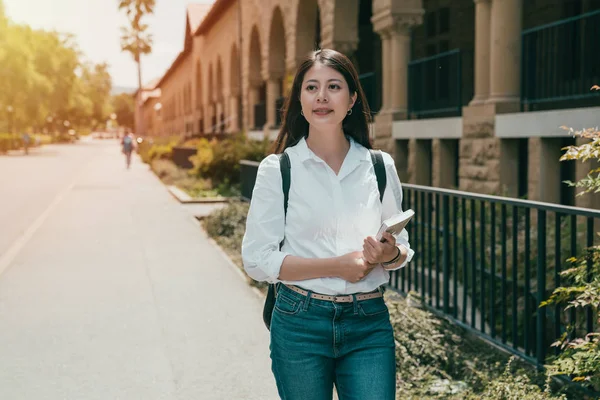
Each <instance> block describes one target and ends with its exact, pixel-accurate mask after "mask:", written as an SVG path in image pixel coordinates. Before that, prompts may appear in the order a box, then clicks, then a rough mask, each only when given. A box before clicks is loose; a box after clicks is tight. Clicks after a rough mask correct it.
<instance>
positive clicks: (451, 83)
mask: <svg viewBox="0 0 600 400" xmlns="http://www.w3.org/2000/svg"><path fill="white" fill-rule="evenodd" d="M461 69H462V65H461V51H460V50H459V49H455V50H450V51H447V52H444V53H440V54H437V55H435V56H432V57H426V58H421V59H418V60H414V61H411V62H409V63H408V115H409V117H410V118H430V117H452V116H458V115H461V113H462V73H461Z"/></svg>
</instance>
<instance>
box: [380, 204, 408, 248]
mask: <svg viewBox="0 0 600 400" xmlns="http://www.w3.org/2000/svg"><path fill="white" fill-rule="evenodd" d="M414 215H415V212H414V211H413V210H412V209H408V210H406V211H403V212H401V213H399V214H396V215H394V216H391V217H390V218H388V219H386V220H385V221H383V222H382V223H381V227H380V228H379V232H377V236H375V239H377V240H378V241H380V242H382V241H385V239H384V240H382V237H381V236H382V235H383V232H388V233H391V234H392V235H394V237H396V236H398V235H399V234H400V232H402V230H403V229H404V228H405V227H406V225H408V223H409V221H410V220H411V219H412V217H413V216H414Z"/></svg>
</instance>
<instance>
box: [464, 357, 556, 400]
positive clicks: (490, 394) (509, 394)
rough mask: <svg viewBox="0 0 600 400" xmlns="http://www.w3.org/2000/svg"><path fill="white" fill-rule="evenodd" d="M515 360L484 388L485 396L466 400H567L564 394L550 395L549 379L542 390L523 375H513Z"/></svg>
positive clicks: (511, 360) (512, 359) (513, 358)
mask: <svg viewBox="0 0 600 400" xmlns="http://www.w3.org/2000/svg"><path fill="white" fill-rule="evenodd" d="M515 360H516V358H515V357H512V358H511V359H510V361H509V362H508V364H507V365H506V369H505V370H504V373H503V374H502V375H501V376H500V377H499V378H498V379H495V380H493V381H491V382H490V383H489V385H488V387H487V388H486V391H485V394H483V395H482V396H481V397H479V396H477V397H475V398H472V397H468V398H467V399H486V400H549V399H562V400H567V399H568V398H567V396H566V395H564V394H552V392H551V390H550V382H551V381H550V377H548V378H547V379H546V384H545V387H544V389H543V390H542V389H541V388H540V387H539V385H538V384H536V383H535V382H533V381H532V379H531V378H530V377H529V376H527V375H526V374H524V373H516V374H515V373H514V372H513V367H512V365H513V363H514V362H515Z"/></svg>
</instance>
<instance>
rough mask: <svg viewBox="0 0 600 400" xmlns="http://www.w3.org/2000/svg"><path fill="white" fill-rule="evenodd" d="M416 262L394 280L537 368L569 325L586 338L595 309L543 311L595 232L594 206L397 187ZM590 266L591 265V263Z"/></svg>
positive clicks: (598, 216)
mask: <svg viewBox="0 0 600 400" xmlns="http://www.w3.org/2000/svg"><path fill="white" fill-rule="evenodd" d="M403 188H404V205H403V207H404V208H405V209H407V208H412V209H414V210H415V212H416V215H415V218H414V220H413V221H412V222H411V224H410V225H409V227H408V231H409V235H410V237H411V244H412V246H414V249H415V252H416V254H415V257H414V258H413V261H412V262H411V263H410V264H409V265H408V266H407V267H406V268H404V269H401V270H400V271H397V272H394V273H393V276H392V278H391V282H390V284H391V285H392V286H393V287H395V288H397V289H398V290H400V291H402V292H405V293H407V292H409V291H414V292H416V293H418V294H419V295H420V296H421V297H422V299H423V300H424V301H425V302H426V303H427V304H428V305H429V306H430V307H432V308H434V309H436V310H439V311H441V312H443V313H444V314H445V315H446V316H448V317H450V318H452V319H453V320H454V321H456V322H457V323H459V324H460V325H462V326H464V327H466V328H468V329H469V330H471V331H473V332H475V333H477V334H479V335H481V336H484V337H486V338H487V339H489V340H491V341H493V342H494V343H496V344H498V345H500V346H501V347H504V348H505V349H507V350H509V351H511V352H512V353H515V354H517V355H519V356H521V357H522V358H524V359H526V360H528V361H530V362H532V363H534V364H537V365H543V363H544V360H545V357H546V355H547V354H548V351H550V344H551V343H553V342H554V341H555V340H556V339H557V338H559V337H560V336H561V335H562V334H563V333H564V332H565V331H566V327H567V325H568V324H569V323H571V324H574V325H575V326H576V330H575V331H574V333H573V334H574V335H577V336H581V337H583V336H584V335H585V334H586V333H588V332H592V331H593V330H594V329H597V328H598V327H597V326H595V324H597V322H596V321H595V318H594V316H593V315H592V310H591V309H588V310H585V311H584V312H576V311H575V310H573V309H571V310H570V311H569V312H568V313H565V312H563V311H561V308H559V307H552V308H548V307H542V308H539V307H538V306H539V304H540V303H541V302H542V301H544V300H546V299H548V297H549V296H550V294H551V293H552V291H553V290H554V289H555V288H556V287H558V286H560V278H561V276H560V272H561V271H563V270H565V269H566V268H567V267H568V266H569V264H568V263H567V261H566V260H567V259H568V258H570V257H573V256H580V255H581V254H582V251H583V249H584V248H586V247H590V246H592V245H594V244H598V243H594V240H595V239H598V236H597V235H595V229H598V228H599V225H598V221H599V220H600V211H596V210H591V209H583V208H576V207H566V206H561V205H555V204H550V203H540V202H534V201H525V200H518V199H510V198H504V197H495V196H486V195H479V194H473V193H468V192H459V191H452V190H442V189H437V188H431V187H426V186H416V185H408V184H406V185H403ZM590 268H591V266H590Z"/></svg>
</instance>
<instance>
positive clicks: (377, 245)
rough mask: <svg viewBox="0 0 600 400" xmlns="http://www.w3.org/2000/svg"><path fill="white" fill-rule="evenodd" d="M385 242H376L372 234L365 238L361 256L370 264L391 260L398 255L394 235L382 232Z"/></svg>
mask: <svg viewBox="0 0 600 400" xmlns="http://www.w3.org/2000/svg"><path fill="white" fill-rule="evenodd" d="M382 238H383V239H385V242H378V241H377V240H376V239H375V238H374V237H373V236H368V237H366V238H365V240H364V243H363V256H364V258H365V260H366V261H367V262H368V263H370V264H380V263H384V262H387V261H390V260H392V259H393V258H394V257H396V256H397V255H398V248H397V247H396V238H395V237H394V235H392V234H390V233H387V232H384V233H383V236H382Z"/></svg>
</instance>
